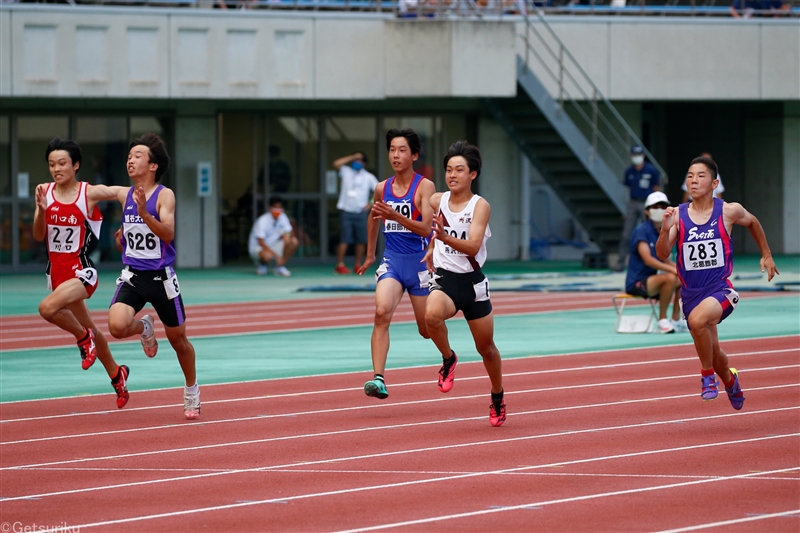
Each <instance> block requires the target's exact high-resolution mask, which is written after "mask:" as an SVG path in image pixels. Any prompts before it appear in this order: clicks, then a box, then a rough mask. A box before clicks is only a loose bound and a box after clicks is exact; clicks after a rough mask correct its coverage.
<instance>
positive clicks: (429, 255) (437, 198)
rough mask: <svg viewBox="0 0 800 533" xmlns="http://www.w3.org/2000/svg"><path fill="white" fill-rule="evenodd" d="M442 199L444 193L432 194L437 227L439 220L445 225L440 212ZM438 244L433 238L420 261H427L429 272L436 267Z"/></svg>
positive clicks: (432, 206)
mask: <svg viewBox="0 0 800 533" xmlns="http://www.w3.org/2000/svg"><path fill="white" fill-rule="evenodd" d="M441 201H442V193H440V192H436V193H433V194H432V195H431V202H430V203H431V211H433V227H434V228H435V227H436V221H437V220H438V221H439V224H440V225H443V222H442V218H441V213H439V204H440V203H441ZM434 246H436V238H435V236H434V238H432V239H431V242H430V243H429V244H428V249H427V250H426V251H425V257H423V258H422V261H420V263H425V267H426V268H427V269H428V272H430V273H434V272H435V271H436V269H435V268H434V266H433V248H434Z"/></svg>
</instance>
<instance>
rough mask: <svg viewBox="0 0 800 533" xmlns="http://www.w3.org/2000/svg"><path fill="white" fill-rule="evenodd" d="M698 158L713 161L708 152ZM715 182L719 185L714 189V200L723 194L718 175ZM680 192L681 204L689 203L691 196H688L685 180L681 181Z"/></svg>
mask: <svg viewBox="0 0 800 533" xmlns="http://www.w3.org/2000/svg"><path fill="white" fill-rule="evenodd" d="M700 157H707V158H709V159H714V158H713V157H711V154H709V153H708V152H703V153H702V154H700ZM717 181H719V183H718V184H717V188H716V189H714V198H722V193H724V192H725V186H724V185H722V178H721V177H720V176H719V174H717ZM681 190H682V191H683V202H681V203H684V204H685V203H686V202H691V201H692V195H691V194H689V189H688V188H687V187H686V180H685V179H684V180H683V185H681Z"/></svg>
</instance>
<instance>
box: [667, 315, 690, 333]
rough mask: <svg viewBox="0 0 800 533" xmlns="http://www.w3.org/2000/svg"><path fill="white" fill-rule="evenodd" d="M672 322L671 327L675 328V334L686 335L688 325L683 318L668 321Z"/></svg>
mask: <svg viewBox="0 0 800 533" xmlns="http://www.w3.org/2000/svg"><path fill="white" fill-rule="evenodd" d="M670 322H672V327H674V328H675V332H676V333H686V332H687V331H689V324H687V323H686V319H685V318H681V319H680V320H670Z"/></svg>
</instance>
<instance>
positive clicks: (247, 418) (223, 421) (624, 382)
mask: <svg viewBox="0 0 800 533" xmlns="http://www.w3.org/2000/svg"><path fill="white" fill-rule="evenodd" d="M788 368H800V364H798V365H786V366H774V367H764V368H751V369H748V370H747V372H748V373H750V372H759V371H773V370H784V369H788ZM505 377H507V376H505ZM696 377H697V374H684V375H678V376H657V377H651V378H635V379H627V380H621V381H602V382H598V383H581V384H580V385H576V384H575V383H571V384H569V385H560V386H558V387H545V388H537V389H526V390H516V391H508V392H506V396H512V395H513V396H515V397H516V396H517V395H520V394H535V393H540V392H556V391H563V390H573V389H574V388H575V387H576V386H580V387H581V388H593V387H612V386H618V385H630V384H632V383H646V382H653V381H657V382H660V381H663V380H667V379H691V378H696ZM483 379H486V378H485V377H483ZM426 384H429V383H427V382H426ZM798 386H800V383H786V384H780V385H778V384H772V385H769V386H767V387H749V388H746V389H745V391H757V390H773V389H778V388H785V387H798ZM485 396H486V394H471V395H462V396H440V397H437V398H432V399H425V400H411V401H406V402H395V403H381V404H367V405H358V406H344V407H333V408H329V409H316V410H313V411H291V412H288V413H277V414H258V415H254V416H243V417H237V418H223V419H220V420H204V421H196V422H193V423H191V424H187V423H185V422H182V423H179V424H164V425H160V426H145V427H138V428H131V427H129V428H122V429H113V430H107V431H96V432H92V433H75V434H71V435H50V436H47V437H37V438H31V439H21V440H13V441H6V442H0V446H8V445H12V444H29V443H32V442H49V441H55V440H64V439H77V438H92V437H99V436H104V435H118V434H129V433H135V432H140V431H157V430H162V429H174V428H182V429H187V428H200V427H203V426H211V425H216V424H228V423H232V422H249V421H253V420H267V419H271V418H287V417H290V418H294V417H297V416H306V415H319V414H330V413H339V412H353V411H360V410H366V409H385V408H391V407H405V406H408V405H418V404H429V403H439V402H448V401H456V400H473V399H475V398H483V397H485ZM693 396H695V395H694V394H684V395H679V396H668V397H662V398H648V399H643V400H634V401H637V402H638V401H655V400H658V399H664V398H689V397H693ZM624 403H626V402H620V403H619V404H624ZM598 405H600V404H598ZM602 405H606V406H608V405H618V404H615V403H606V404H602ZM589 407H591V406H589ZM558 409H563V407H562V408H558ZM548 411H549V410H548V409H539V410H536V411H531V413H534V412H535V413H545V412H548ZM515 414H519V413H515ZM0 470H2V468H0Z"/></svg>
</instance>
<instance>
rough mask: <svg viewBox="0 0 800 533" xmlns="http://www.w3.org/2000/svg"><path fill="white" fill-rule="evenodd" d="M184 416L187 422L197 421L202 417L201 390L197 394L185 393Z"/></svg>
mask: <svg viewBox="0 0 800 533" xmlns="http://www.w3.org/2000/svg"><path fill="white" fill-rule="evenodd" d="M183 416H185V417H186V420H195V419H197V417H199V416H200V389H197V394H189V393H187V392H186V390H184V391H183Z"/></svg>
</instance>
